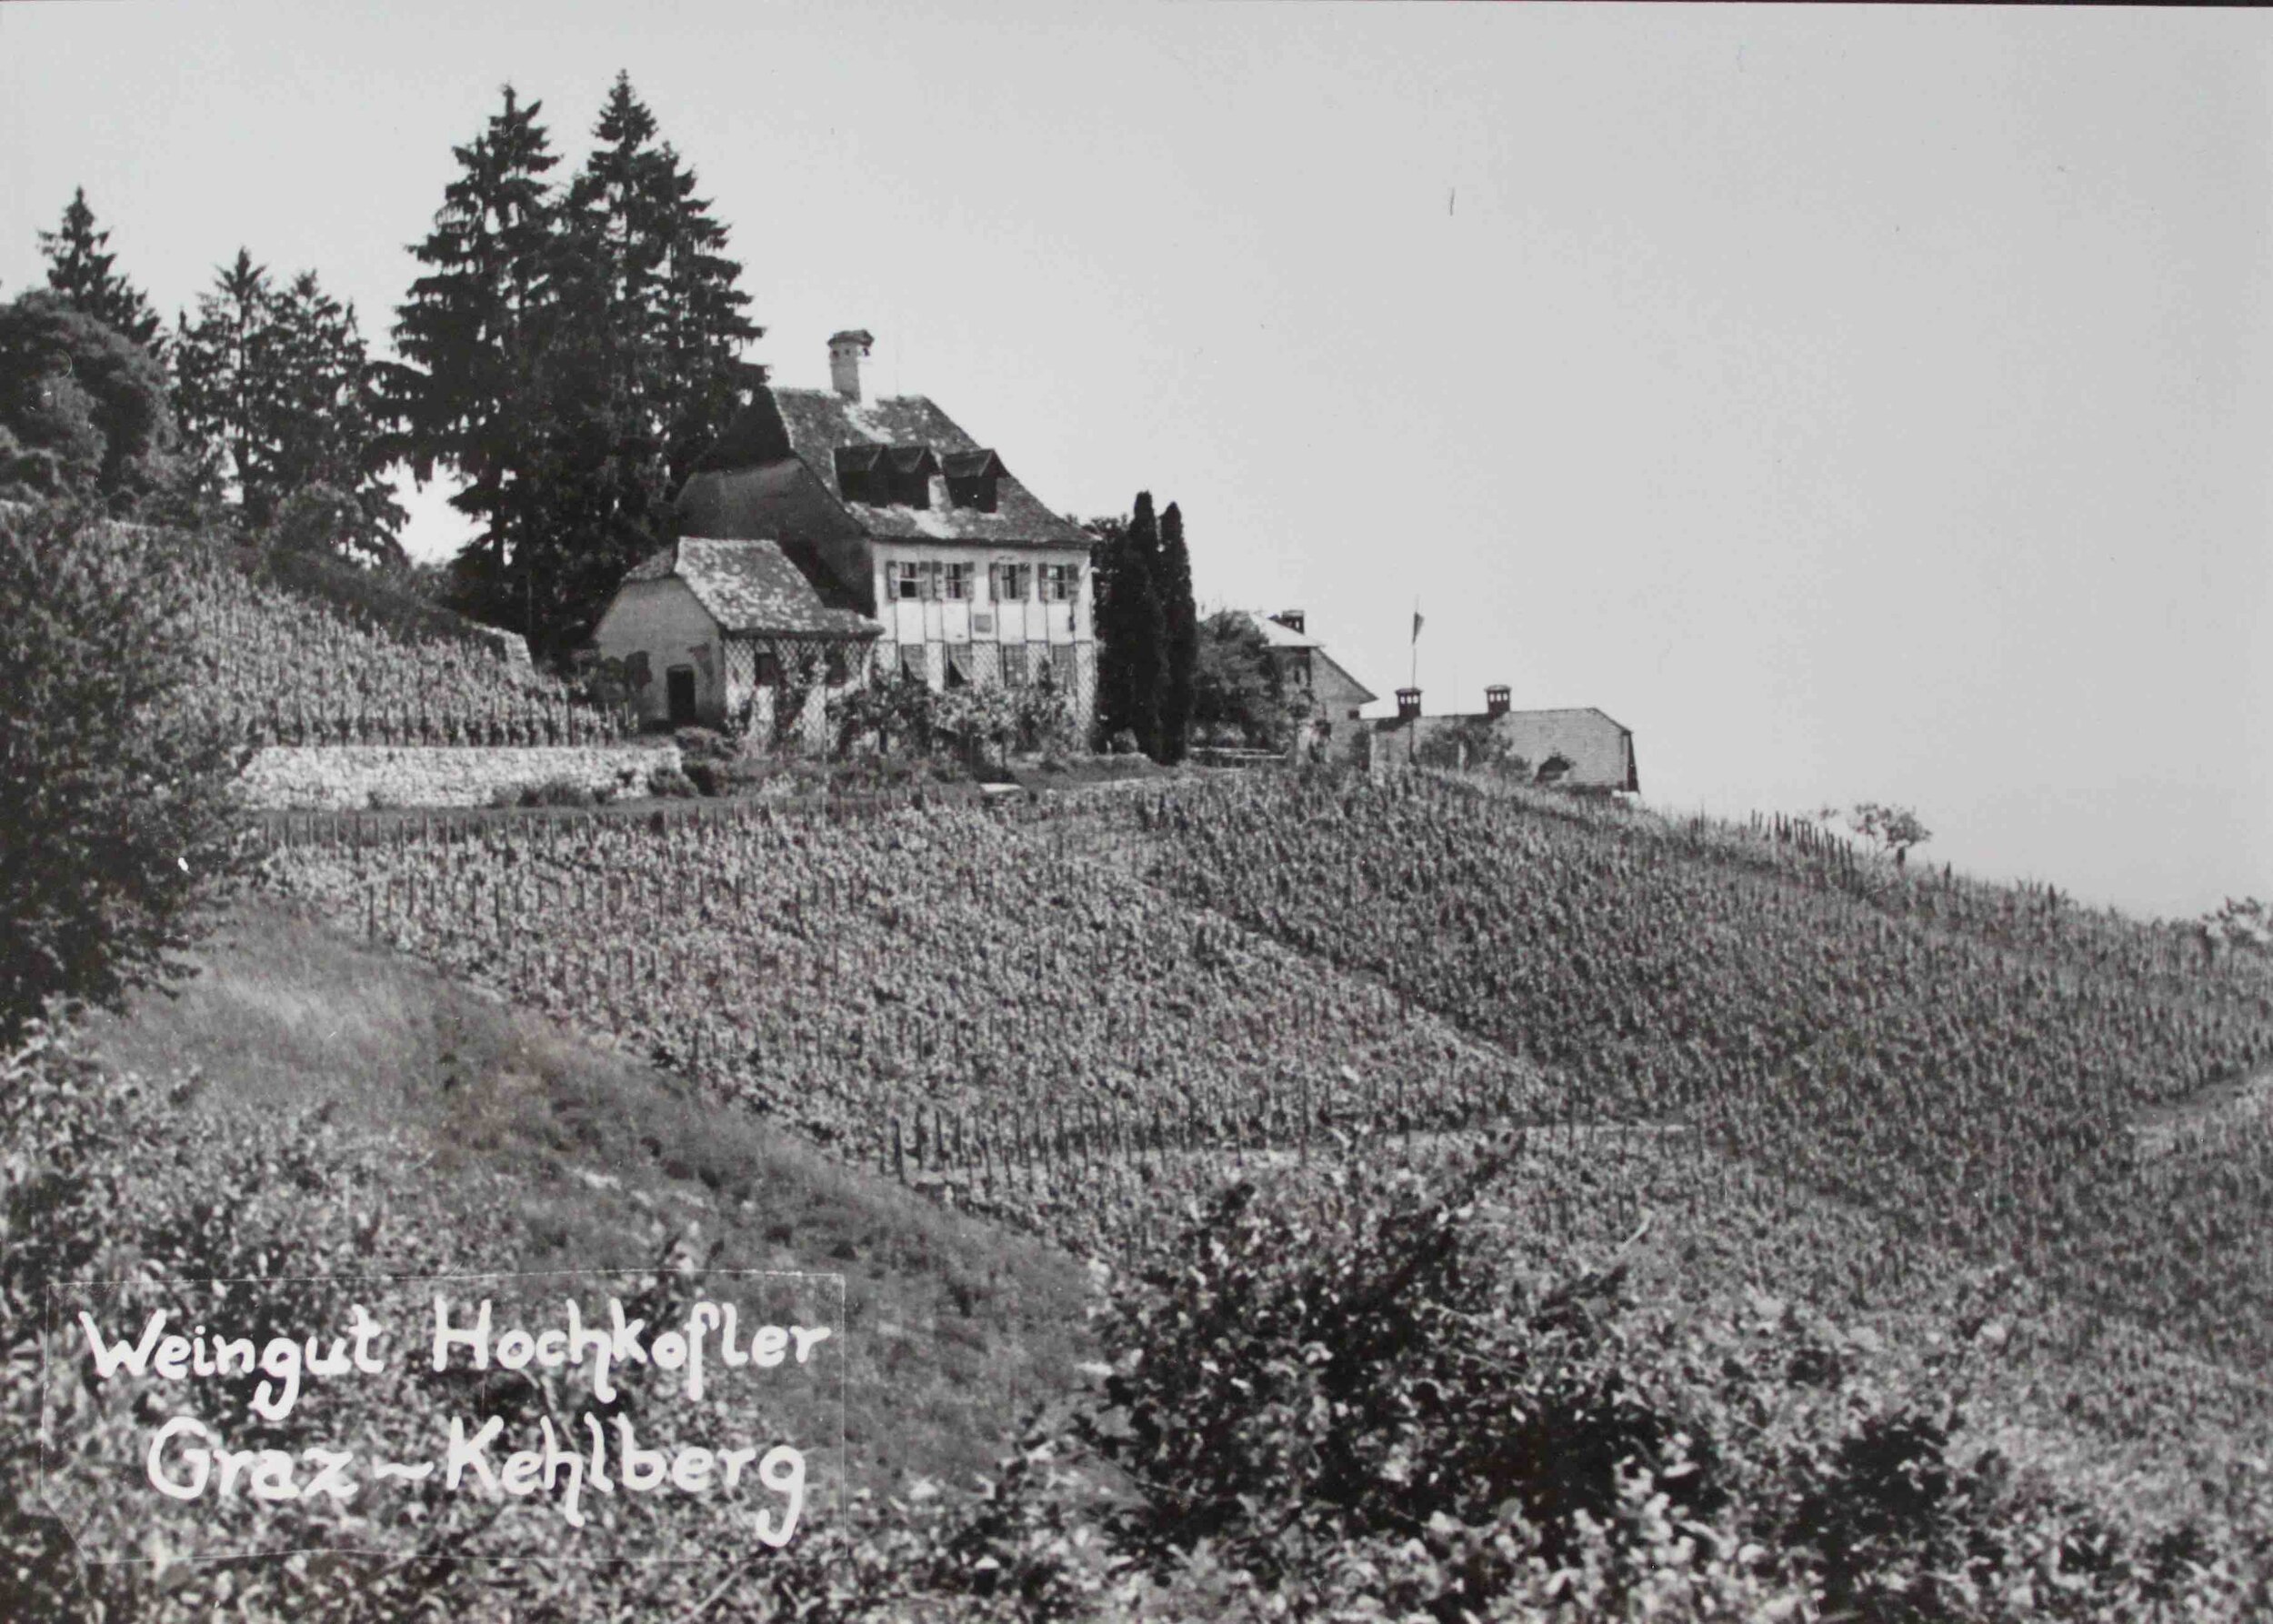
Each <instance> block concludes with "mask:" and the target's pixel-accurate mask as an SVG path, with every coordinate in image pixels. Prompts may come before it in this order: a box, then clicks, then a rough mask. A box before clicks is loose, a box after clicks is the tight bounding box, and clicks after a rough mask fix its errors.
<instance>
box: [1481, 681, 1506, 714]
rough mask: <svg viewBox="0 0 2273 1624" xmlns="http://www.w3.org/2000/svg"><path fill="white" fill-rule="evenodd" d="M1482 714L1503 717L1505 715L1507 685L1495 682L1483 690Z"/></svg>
mask: <svg viewBox="0 0 2273 1624" xmlns="http://www.w3.org/2000/svg"><path fill="white" fill-rule="evenodd" d="M1484 714H1485V715H1486V716H1487V717H1504V716H1506V715H1507V684H1506V683H1504V682H1496V683H1494V684H1492V686H1491V687H1487V688H1486V689H1485V690H1484Z"/></svg>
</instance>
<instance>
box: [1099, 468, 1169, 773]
mask: <svg viewBox="0 0 2273 1624" xmlns="http://www.w3.org/2000/svg"><path fill="white" fill-rule="evenodd" d="M1088 528H1089V532H1090V534H1091V535H1093V536H1096V538H1097V545H1096V548H1095V550H1094V554H1093V556H1094V557H1095V559H1096V608H1095V614H1096V636H1097V732H1098V734H1099V735H1100V736H1101V737H1106V738H1110V737H1113V736H1114V735H1115V734H1117V733H1120V732H1123V731H1124V730H1126V732H1128V733H1131V734H1133V735H1134V736H1135V737H1136V747H1137V748H1138V749H1140V750H1142V751H1144V753H1145V754H1146V755H1147V756H1151V757H1154V758H1155V759H1157V758H1158V757H1159V756H1160V754H1161V748H1162V747H1161V732H1160V701H1161V693H1162V690H1163V688H1164V687H1166V685H1167V614H1166V611H1165V610H1164V609H1163V608H1162V606H1161V600H1160V588H1159V583H1158V581H1157V578H1156V576H1157V570H1158V567H1159V559H1158V554H1159V550H1160V532H1159V524H1158V522H1157V520H1156V519H1155V517H1154V516H1153V508H1152V493H1151V492H1150V491H1138V492H1137V493H1136V507H1135V509H1134V511H1133V512H1132V513H1131V514H1130V516H1128V518H1127V519H1126V520H1118V519H1107V520H1099V521H1096V522H1094V523H1092V524H1091V525H1090V526H1088Z"/></svg>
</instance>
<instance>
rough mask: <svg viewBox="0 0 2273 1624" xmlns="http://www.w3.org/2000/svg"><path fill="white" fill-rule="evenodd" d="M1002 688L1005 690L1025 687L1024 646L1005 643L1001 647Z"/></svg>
mask: <svg viewBox="0 0 2273 1624" xmlns="http://www.w3.org/2000/svg"><path fill="white" fill-rule="evenodd" d="M1002 686H1003V687H1006V688H1022V687H1026V645H1025V644H1023V643H1006V644H1004V645H1003V646H1002Z"/></svg>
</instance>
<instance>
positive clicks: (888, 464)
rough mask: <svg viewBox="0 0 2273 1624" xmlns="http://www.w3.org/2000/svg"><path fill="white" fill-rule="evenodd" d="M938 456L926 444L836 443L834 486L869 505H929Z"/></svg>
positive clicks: (846, 497) (850, 498) (852, 498)
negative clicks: (872, 444)
mask: <svg viewBox="0 0 2273 1624" xmlns="http://www.w3.org/2000/svg"><path fill="white" fill-rule="evenodd" d="M938 474H939V459H938V458H937V457H936V456H933V455H932V454H931V447H929V446H838V447H837V448H836V490H837V494H838V495H839V496H843V497H844V498H845V500H846V501H847V502H866V503H867V504H868V505H869V506H872V507H886V506H894V507H929V506H931V482H932V480H933V479H935V478H936V477H937V476H938Z"/></svg>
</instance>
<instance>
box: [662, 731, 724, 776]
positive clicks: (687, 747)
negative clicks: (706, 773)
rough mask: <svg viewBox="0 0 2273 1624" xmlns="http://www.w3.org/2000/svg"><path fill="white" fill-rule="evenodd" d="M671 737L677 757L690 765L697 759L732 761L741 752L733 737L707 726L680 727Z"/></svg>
mask: <svg viewBox="0 0 2273 1624" xmlns="http://www.w3.org/2000/svg"><path fill="white" fill-rule="evenodd" d="M671 738H672V742H673V743H675V744H676V745H677V746H678V747H679V758H680V759H681V760H683V761H685V762H686V763H687V764H688V765H689V766H690V767H691V766H692V765H694V764H695V763H696V762H698V761H732V760H733V759H734V758H735V757H736V756H738V755H740V754H741V747H740V746H738V745H737V744H736V743H735V741H734V740H733V739H731V738H728V737H726V735H725V734H723V733H718V732H715V731H713V730H712V729H710V728H708V727H680V728H677V729H676V730H675V731H674V732H673V733H672V735H671Z"/></svg>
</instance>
